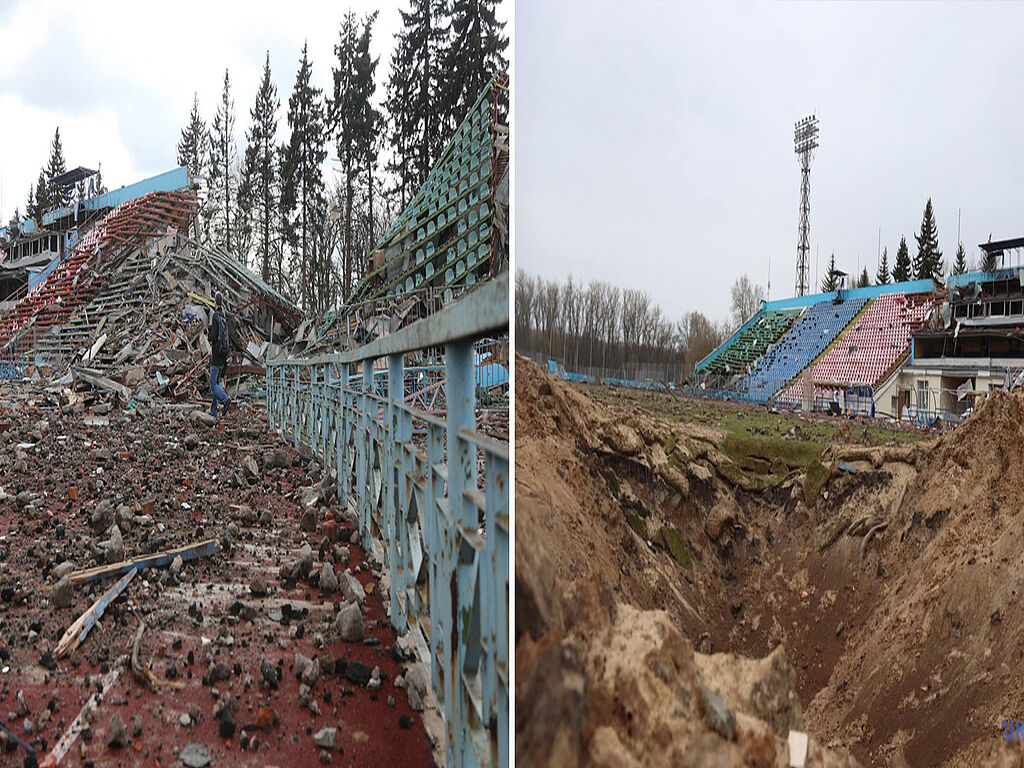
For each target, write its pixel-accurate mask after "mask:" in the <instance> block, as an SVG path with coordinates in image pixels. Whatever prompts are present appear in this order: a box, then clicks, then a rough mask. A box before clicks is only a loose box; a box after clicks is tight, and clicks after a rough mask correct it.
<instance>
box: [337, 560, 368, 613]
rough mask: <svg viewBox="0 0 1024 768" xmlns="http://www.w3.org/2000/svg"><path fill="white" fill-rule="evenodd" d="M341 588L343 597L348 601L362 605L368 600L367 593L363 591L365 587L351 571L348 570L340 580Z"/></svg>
mask: <svg viewBox="0 0 1024 768" xmlns="http://www.w3.org/2000/svg"><path fill="white" fill-rule="evenodd" d="M339 587H340V589H341V596H342V597H344V598H345V600H346V601H355V602H357V603H359V605H362V604H363V603H364V602H365V600H366V591H365V590H364V589H363V585H362V584H360V583H359V579H357V578H356V577H355V576H354V575H353V574H352V571H351V570H348V569H346V570H345V571H344V572H343V573H342V574H341V578H340V579H339Z"/></svg>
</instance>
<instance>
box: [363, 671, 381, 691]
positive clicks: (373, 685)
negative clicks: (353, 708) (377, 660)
mask: <svg viewBox="0 0 1024 768" xmlns="http://www.w3.org/2000/svg"><path fill="white" fill-rule="evenodd" d="M366 687H367V689H368V690H371V691H379V690H380V667H374V668H373V672H371V673H370V681H369V682H368V683H367V684H366Z"/></svg>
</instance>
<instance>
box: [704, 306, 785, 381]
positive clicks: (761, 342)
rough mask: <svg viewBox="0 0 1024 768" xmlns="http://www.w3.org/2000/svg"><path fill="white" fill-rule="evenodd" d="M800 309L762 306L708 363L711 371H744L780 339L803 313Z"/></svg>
mask: <svg viewBox="0 0 1024 768" xmlns="http://www.w3.org/2000/svg"><path fill="white" fill-rule="evenodd" d="M800 312H801V310H799V309H766V310H761V311H760V312H758V314H757V315H756V316H755V317H754V319H753V320H752V321H751V322H750V323H749V324H748V325H747V326H746V327H745V328H744V329H743V330H742V331H740V333H739V335H738V336H736V338H735V339H734V340H733V341H732V343H731V344H729V345H728V346H726V347H724V348H723V349H722V350H720V351H719V353H718V355H717V356H716V357H715V358H714V359H713V360H712V361H711V362H710V363H708V365H707V367H706V368H705V370H706V371H707V372H708V373H743V372H744V371H745V370H746V368H747V366H748V365H750V363H752V362H753V361H755V360H757V359H758V358H759V357H761V356H762V355H764V353H765V351H766V350H767V349H768V347H770V346H771V345H772V344H774V343H775V342H776V341H778V340H779V337H780V336H782V334H784V333H785V332H786V331H788V330H789V328H790V326H791V325H792V324H793V321H794V320H795V319H796V318H797V317H798V316H799V315H800Z"/></svg>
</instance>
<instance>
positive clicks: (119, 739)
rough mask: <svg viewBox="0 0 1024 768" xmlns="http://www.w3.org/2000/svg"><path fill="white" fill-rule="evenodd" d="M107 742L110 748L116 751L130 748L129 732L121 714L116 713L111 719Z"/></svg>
mask: <svg viewBox="0 0 1024 768" xmlns="http://www.w3.org/2000/svg"><path fill="white" fill-rule="evenodd" d="M105 741H106V744H107V746H108V747H112V748H115V749H116V748H120V747H125V746H128V730H127V729H126V728H125V726H124V720H123V719H122V718H121V713H120V712H115V713H114V716H113V717H111V718H110V724H109V725H108V726H107V736H106V739H105Z"/></svg>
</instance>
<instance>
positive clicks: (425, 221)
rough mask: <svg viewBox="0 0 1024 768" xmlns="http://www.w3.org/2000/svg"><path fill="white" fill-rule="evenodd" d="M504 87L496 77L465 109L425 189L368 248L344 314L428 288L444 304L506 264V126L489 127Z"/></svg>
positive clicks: (492, 123) (492, 124) (421, 190)
mask: <svg viewBox="0 0 1024 768" xmlns="http://www.w3.org/2000/svg"><path fill="white" fill-rule="evenodd" d="M504 87H505V85H504V78H495V79H494V80H492V82H491V83H490V84H488V86H487V87H486V88H485V89H484V91H483V92H482V93H481V94H480V96H479V98H478V99H477V100H476V102H475V103H474V104H473V106H472V107H471V108H470V110H469V112H468V114H467V115H466V118H465V119H464V120H463V121H462V123H461V124H460V125H459V127H458V128H457V129H456V131H455V134H454V136H453V137H452V139H451V141H450V142H449V143H448V146H447V147H446V148H445V149H444V151H443V152H442V153H441V157H440V158H439V159H438V161H437V163H435V165H434V167H433V168H432V169H431V171H430V174H429V175H428V176H427V179H426V182H425V183H424V185H423V186H422V187H421V188H420V190H419V191H418V192H417V193H416V195H415V196H414V197H413V199H412V201H411V202H410V203H409V204H408V206H406V208H405V210H403V211H402V213H401V214H400V215H399V216H398V218H397V219H396V220H395V222H394V223H393V224H392V225H391V227H390V228H389V229H388V231H387V232H386V233H385V234H384V236H383V237H382V238H381V240H380V241H379V242H378V243H377V245H376V246H375V248H374V250H373V254H372V256H371V266H370V271H369V272H368V273H367V274H366V275H365V276H364V277H363V279H362V280H360V282H359V283H358V285H356V286H355V288H354V290H353V292H352V296H351V298H350V300H349V302H348V304H347V308H348V309H349V310H351V309H353V308H355V307H356V306H358V305H359V304H360V303H361V302H369V301H374V300H378V299H381V298H385V297H390V298H398V297H401V296H403V295H408V294H412V293H414V292H423V291H425V290H427V289H433V290H435V291H437V293H438V294H439V295H441V296H443V297H444V301H445V303H448V302H449V301H451V300H452V298H454V296H455V295H456V290H457V289H459V288H465V287H466V286H472V285H473V284H475V283H478V282H481V281H483V280H487V279H489V278H491V277H493V276H494V275H495V274H497V273H498V272H499V271H500V270H501V269H502V268H503V267H504V266H505V262H506V258H505V254H506V252H507V233H508V220H507V207H508V200H507V184H508V179H507V173H508V146H507V128H506V127H505V126H499V125H498V124H497V122H496V117H497V114H498V109H497V99H498V95H499V94H498V92H499V91H500V90H502V89H504Z"/></svg>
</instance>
